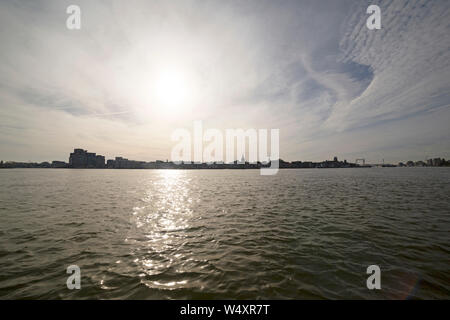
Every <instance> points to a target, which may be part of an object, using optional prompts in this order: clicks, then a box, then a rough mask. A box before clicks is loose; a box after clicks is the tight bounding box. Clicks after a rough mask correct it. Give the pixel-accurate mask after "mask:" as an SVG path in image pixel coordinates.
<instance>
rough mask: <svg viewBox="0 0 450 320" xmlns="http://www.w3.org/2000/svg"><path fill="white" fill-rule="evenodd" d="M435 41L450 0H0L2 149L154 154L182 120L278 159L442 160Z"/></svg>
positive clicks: (444, 104)
mask: <svg viewBox="0 0 450 320" xmlns="http://www.w3.org/2000/svg"><path fill="white" fill-rule="evenodd" d="M72 4H76V5H78V6H79V7H80V9H81V29H79V30H70V29H68V28H67V27H66V20H67V18H68V17H69V14H67V13H66V9H67V7H68V6H69V5H72ZM371 4H375V5H378V6H379V7H380V9H381V29H380V30H369V29H368V28H367V27H366V20H367V18H368V17H369V16H370V14H367V13H366V9H367V7H368V6H369V5H371ZM449 35H450V2H449V1H448V0H442V1H439V0H435V1H426V0H417V1H414V0H412V1H403V0H396V1H375V0H373V1H362V0H355V1H347V0H339V1H336V0H329V1H323V0H314V1H313V0H311V1H300V0H297V1H285V0H281V1H271V0H255V1H250V0H239V1H233V0H227V1H213V0H210V1H189V0H180V1H177V0H174V1H164V0H163V1H156V0H152V1H136V0H131V1H79V0H70V1H64V0H63V1H40V0H38V1H31V0H29V1H25V0H21V1H9V0H8V1H5V0H0V159H2V160H4V161H5V160H15V161H49V160H64V161H68V156H69V152H71V151H72V150H73V149H74V148H83V149H87V150H89V151H91V152H96V153H97V154H103V155H105V156H106V157H107V158H113V157H115V156H123V157H127V158H129V159H134V160H144V161H151V160H156V159H163V160H165V159H167V158H169V157H170V153H171V149H172V148H173V147H174V145H175V144H176V143H175V142H173V141H172V140H171V134H172V133H173V132H174V130H176V129H178V128H185V129H188V130H192V128H193V122H194V121H196V120H201V121H202V124H203V127H204V128H205V129H207V128H217V129H219V130H225V129H227V128H243V129H249V128H255V129H279V130H280V156H281V158H282V159H284V160H287V161H292V160H302V161H321V160H325V159H332V158H333V157H334V156H338V157H339V159H347V160H348V161H351V162H354V161H355V159H357V158H365V159H366V162H368V163H381V161H382V160H383V159H384V160H385V162H389V163H397V162H399V161H407V160H425V159H427V158H433V157H445V158H447V159H448V158H450V126H449V123H450V80H449V79H450V50H449V49H450V36H449ZM239 158H240V157H239Z"/></svg>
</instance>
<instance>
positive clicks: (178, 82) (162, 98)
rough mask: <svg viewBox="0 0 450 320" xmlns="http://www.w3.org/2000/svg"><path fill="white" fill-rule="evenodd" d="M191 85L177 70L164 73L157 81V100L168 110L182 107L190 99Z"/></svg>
mask: <svg viewBox="0 0 450 320" xmlns="http://www.w3.org/2000/svg"><path fill="white" fill-rule="evenodd" d="M188 86H189V83H188V81H186V77H185V76H184V75H183V74H182V73H181V72H178V71H176V70H166V71H164V72H162V73H161V74H160V75H159V77H158V79H157V81H156V98H157V101H158V103H159V104H160V105H162V106H163V107H168V108H171V109H172V108H176V107H180V106H182V105H184V104H186V103H187V100H188V98H189V88H188Z"/></svg>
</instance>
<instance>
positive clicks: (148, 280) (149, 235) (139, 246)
mask: <svg viewBox="0 0 450 320" xmlns="http://www.w3.org/2000/svg"><path fill="white" fill-rule="evenodd" d="M190 183H191V178H190V177H189V173H187V172H183V171H176V170H161V171H159V172H158V175H157V176H156V177H154V179H152V181H151V182H150V183H149V186H148V188H147V192H146V195H145V197H143V198H142V199H141V205H140V206H136V207H135V208H133V215H132V219H133V224H134V226H135V228H134V234H133V235H132V236H131V237H129V239H128V242H130V241H133V242H134V243H133V249H132V251H133V252H132V254H133V255H134V256H135V259H134V263H135V264H136V265H137V267H138V269H139V276H140V277H141V283H143V284H144V285H146V286H147V287H151V288H159V289H170V290H172V289H175V288H179V287H182V286H183V285H185V284H187V280H185V279H176V280H173V279H171V277H172V276H171V275H172V273H173V270H171V268H173V266H174V265H182V264H183V261H184V260H187V257H186V255H185V254H184V253H182V251H181V252H180V248H182V247H183V245H184V244H185V243H186V241H187V240H186V237H187V234H186V231H187V230H188V229H189V228H190V222H191V220H192V218H193V214H194V211H193V209H192V204H193V192H192V188H191V186H190ZM175 273H176V272H175ZM172 278H173V277H172Z"/></svg>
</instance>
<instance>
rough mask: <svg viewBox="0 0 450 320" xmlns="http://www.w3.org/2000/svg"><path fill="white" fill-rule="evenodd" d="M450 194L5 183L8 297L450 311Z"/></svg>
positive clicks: (369, 180) (74, 176)
mask: <svg viewBox="0 0 450 320" xmlns="http://www.w3.org/2000/svg"><path fill="white" fill-rule="evenodd" d="M449 195H450V169H449V168H370V169H286V170H280V171H279V173H278V174H277V175H275V176H261V175H259V170H75V169H73V170H70V169H8V170H6V169H5V170H0V271H1V272H0V298H2V299H24V298H25V299H406V298H421V299H448V298H449V296H450V247H449V245H450V236H449V234H450V233H449V231H450V196H449ZM70 265H77V266H79V267H80V270H81V289H80V290H76V289H75V290H69V289H68V288H67V286H66V280H67V277H69V276H70V275H69V274H67V273H66V269H67V267H68V266H70ZM369 265H378V266H379V267H380V269H381V290H369V289H368V288H367V286H366V280H367V278H368V276H369V275H368V274H367V273H366V269H367V267H368V266H369Z"/></svg>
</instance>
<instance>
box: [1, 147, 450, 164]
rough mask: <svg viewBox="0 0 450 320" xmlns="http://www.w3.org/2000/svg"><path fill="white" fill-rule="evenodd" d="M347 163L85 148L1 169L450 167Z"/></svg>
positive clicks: (439, 160) (439, 161)
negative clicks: (193, 157) (133, 156)
mask: <svg viewBox="0 0 450 320" xmlns="http://www.w3.org/2000/svg"><path fill="white" fill-rule="evenodd" d="M358 160H364V159H357V160H356V161H355V163H351V162H347V160H344V161H339V160H338V158H337V157H334V158H333V160H325V161H321V162H312V161H292V162H288V161H284V160H282V159H277V160H271V161H269V162H267V163H261V162H259V161H258V162H255V163H250V162H248V161H245V159H244V157H242V159H241V161H237V160H236V161H234V162H232V163H223V162H212V163H205V162H203V163H195V162H193V161H190V162H183V161H182V162H180V163H175V162H172V161H168V160H166V161H162V160H156V161H149V162H147V161H137V160H128V159H126V158H123V157H115V159H110V160H107V161H105V157H104V156H102V155H98V154H96V153H94V152H88V151H87V150H84V149H80V148H77V149H74V151H73V152H72V153H70V155H69V162H68V163H67V162H64V161H56V160H55V161H52V162H51V163H50V162H40V163H37V162H15V161H7V162H3V161H0V168H2V169H8V168H71V169H260V168H268V167H270V166H271V165H272V162H276V161H277V162H278V167H279V168H280V169H300V168H370V167H372V166H380V167H444V166H450V161H446V160H445V159H442V158H433V159H428V160H426V161H415V162H414V161H407V162H406V163H402V162H400V163H398V164H397V165H394V164H384V163H383V164H379V165H371V164H365V160H364V161H363V164H362V165H361V164H359V163H357V162H358Z"/></svg>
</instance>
